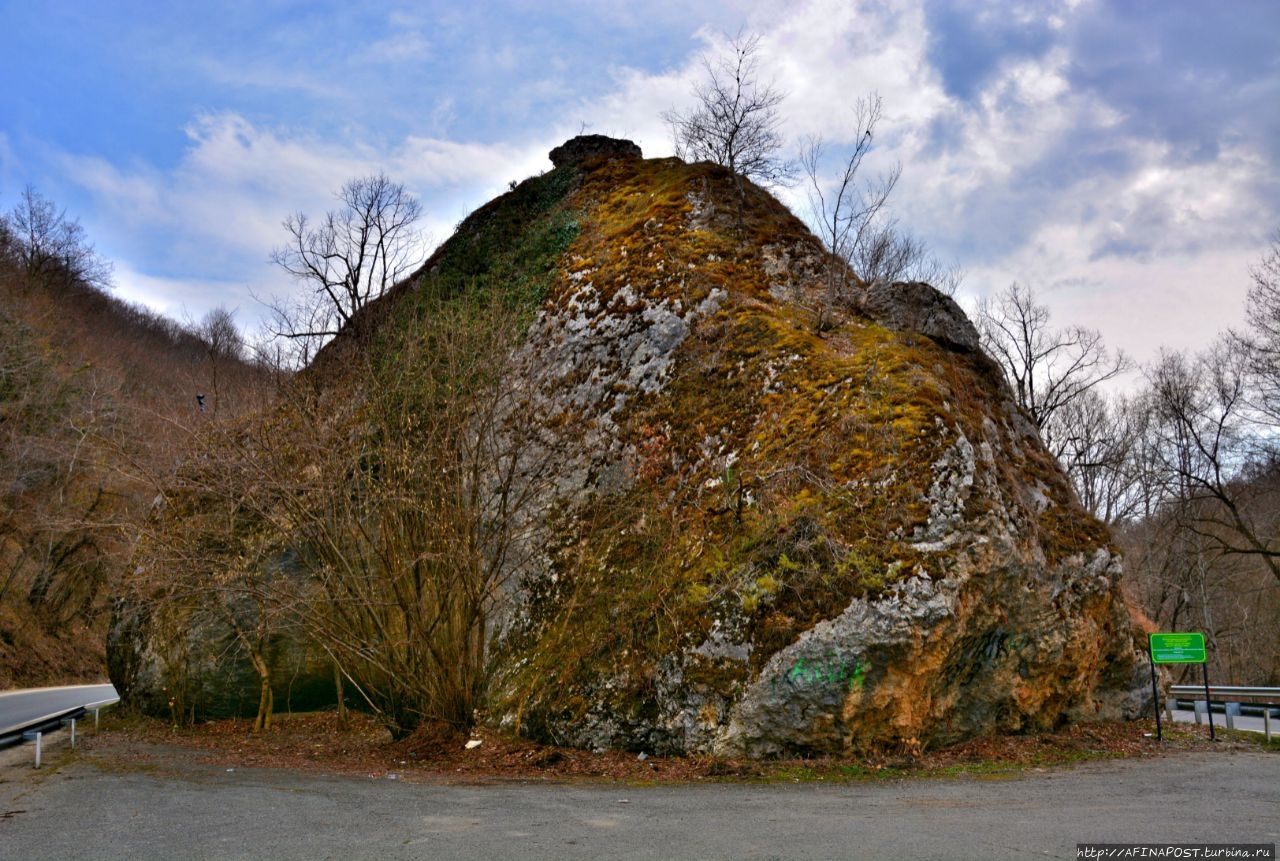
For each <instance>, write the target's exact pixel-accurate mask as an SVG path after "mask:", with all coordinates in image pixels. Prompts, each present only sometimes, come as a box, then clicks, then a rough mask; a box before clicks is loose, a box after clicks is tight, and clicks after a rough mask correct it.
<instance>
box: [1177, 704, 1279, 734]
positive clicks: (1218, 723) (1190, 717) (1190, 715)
mask: <svg viewBox="0 0 1280 861" xmlns="http://www.w3.org/2000/svg"><path fill="white" fill-rule="evenodd" d="M1161 714H1163V712H1162V713H1161ZM1173 719H1174V720H1176V721H1177V722H1178V723H1195V722H1196V715H1195V712H1192V711H1188V710H1186V709H1174V710H1173ZM1232 720H1233V721H1234V722H1235V726H1234V727H1233V729H1239V730H1245V731H1247V732H1263V731H1264V730H1265V729H1266V727H1265V726H1264V724H1263V721H1262V718H1261V717H1254V716H1253V715H1239V716H1237V717H1235V718H1233V719H1232ZM1200 724H1201V725H1203V726H1208V725H1209V719H1208V718H1206V717H1205V716H1204V715H1200ZM1213 725H1214V726H1215V727H1216V728H1217V729H1225V728H1226V726H1227V716H1226V715H1224V714H1220V713H1218V712H1214V715H1213ZM1271 734H1272V736H1273V737H1276V736H1280V718H1272V719H1271Z"/></svg>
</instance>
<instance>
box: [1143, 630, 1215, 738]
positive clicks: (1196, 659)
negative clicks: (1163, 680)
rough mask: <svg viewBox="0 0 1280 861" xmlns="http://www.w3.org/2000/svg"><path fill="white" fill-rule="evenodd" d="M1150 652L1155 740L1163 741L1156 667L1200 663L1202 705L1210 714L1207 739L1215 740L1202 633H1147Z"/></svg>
mask: <svg viewBox="0 0 1280 861" xmlns="http://www.w3.org/2000/svg"><path fill="white" fill-rule="evenodd" d="M1147 645H1148V647H1149V648H1150V651H1151V693H1152V695H1153V697H1154V701H1155V706H1156V741H1163V739H1164V737H1163V735H1162V733H1161V729H1160V692H1159V690H1158V689H1157V687H1156V664H1199V665H1200V667H1201V669H1203V670H1204V703H1205V711H1206V712H1207V713H1208V715H1209V738H1211V739H1214V740H1217V735H1216V734H1215V733H1214V729H1213V700H1211V699H1210V697H1209V656H1208V654H1207V653H1206V651H1205V647H1204V634H1201V633H1199V632H1190V633H1180V634H1149V635H1147Z"/></svg>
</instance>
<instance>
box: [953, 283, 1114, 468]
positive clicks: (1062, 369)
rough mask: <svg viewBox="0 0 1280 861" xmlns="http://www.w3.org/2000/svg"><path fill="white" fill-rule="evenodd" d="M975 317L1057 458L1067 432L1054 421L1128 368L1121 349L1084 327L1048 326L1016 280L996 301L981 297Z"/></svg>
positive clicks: (1021, 402)
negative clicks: (1114, 348) (1112, 349)
mask: <svg viewBox="0 0 1280 861" xmlns="http://www.w3.org/2000/svg"><path fill="white" fill-rule="evenodd" d="M977 316H978V319H977V321H976V323H977V328H978V334H979V336H980V337H981V338H982V346H983V348H984V349H985V350H986V351H987V353H988V354H990V355H991V357H992V358H994V359H995V360H996V361H997V362H998V363H999V364H1000V367H1001V369H1002V370H1003V371H1004V374H1005V377H1006V378H1007V379H1008V381H1009V384H1010V385H1011V386H1012V387H1013V391H1014V396H1015V397H1016V398H1017V401H1018V404H1019V406H1021V407H1022V408H1023V409H1025V410H1026V411H1027V414H1028V415H1030V416H1031V420H1032V421H1033V422H1034V423H1035V425H1036V428H1037V429H1039V431H1040V433H1041V435H1042V437H1043V438H1044V441H1045V444H1046V445H1047V446H1048V447H1049V450H1050V451H1051V452H1053V453H1054V455H1055V456H1059V457H1060V456H1061V454H1062V450H1061V449H1062V446H1061V440H1062V439H1063V438H1064V437H1065V436H1069V432H1068V431H1066V430H1065V429H1064V428H1062V427H1061V426H1060V424H1059V423H1058V422H1056V421H1055V419H1056V418H1057V417H1058V416H1059V414H1060V413H1061V412H1062V411H1063V410H1064V409H1065V408H1066V407H1067V405H1069V404H1071V403H1072V402H1074V401H1077V400H1079V399H1080V398H1081V397H1083V396H1084V395H1085V393H1086V392H1089V391H1091V390H1093V389H1094V388H1096V387H1097V386H1099V385H1101V384H1102V383H1105V382H1106V381H1107V380H1111V379H1114V378H1116V377H1118V376H1119V375H1120V374H1123V373H1125V372H1126V371H1128V370H1130V368H1131V367H1132V363H1131V362H1130V360H1129V358H1128V356H1126V355H1125V354H1124V353H1123V352H1120V351H1117V352H1116V353H1115V354H1114V355H1113V354H1111V353H1110V352H1109V351H1108V350H1107V348H1106V345H1104V344H1103V342H1102V335H1100V334H1099V333H1098V332H1096V331H1094V330H1093V329H1086V328H1084V327H1083V326H1070V327H1068V328H1066V329H1052V328H1050V326H1049V309H1048V307H1047V306H1045V305H1042V304H1040V303H1038V302H1036V299H1035V295H1034V294H1033V293H1032V291H1031V290H1030V289H1028V288H1025V287H1021V286H1019V285H1018V284H1017V283H1014V284H1011V285H1010V286H1009V288H1008V289H1007V290H1005V291H1003V292H1002V293H1000V294H999V295H998V296H997V297H996V298H995V299H994V300H989V299H983V300H982V301H981V302H980V303H979V305H978V315H977Z"/></svg>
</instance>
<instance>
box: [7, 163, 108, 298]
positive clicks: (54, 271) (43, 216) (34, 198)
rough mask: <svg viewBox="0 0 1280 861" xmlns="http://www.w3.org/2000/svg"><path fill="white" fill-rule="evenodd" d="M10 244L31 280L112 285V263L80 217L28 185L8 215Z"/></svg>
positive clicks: (99, 285) (102, 285)
mask: <svg viewBox="0 0 1280 861" xmlns="http://www.w3.org/2000/svg"><path fill="white" fill-rule="evenodd" d="M4 221H5V224H6V227H7V231H6V232H7V233H8V234H9V240H8V243H7V244H9V245H11V247H12V251H16V253H17V257H18V261H19V263H20V265H21V266H22V268H23V270H24V271H25V274H26V276H27V278H28V279H30V280H32V281H38V282H41V283H44V284H49V283H50V282H52V281H54V280H56V279H58V278H65V279H68V280H70V281H72V282H79V283H81V284H85V285H88V286H90V287H96V288H99V289H107V288H109V287H110V286H111V264H110V262H108V261H106V260H104V259H103V258H102V257H101V256H99V254H98V253H97V251H95V250H94V247H93V244H92V243H91V242H89V240H88V239H87V238H86V236H85V232H84V228H83V227H81V226H80V222H79V221H77V220H76V219H69V218H67V213H66V210H60V209H58V208H57V207H56V206H54V204H53V202H52V201H50V200H47V199H45V198H44V197H42V196H41V195H40V193H39V192H38V191H36V190H35V187H34V186H31V185H28V186H27V187H26V188H25V189H23V191H22V197H21V198H20V199H19V200H18V203H17V205H16V206H14V208H13V210H12V211H11V212H10V213H9V214H8V216H6V217H5V218H4Z"/></svg>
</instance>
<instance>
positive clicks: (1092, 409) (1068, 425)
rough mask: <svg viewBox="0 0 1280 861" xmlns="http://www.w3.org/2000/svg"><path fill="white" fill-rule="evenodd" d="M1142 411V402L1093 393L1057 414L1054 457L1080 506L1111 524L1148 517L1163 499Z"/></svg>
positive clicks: (1081, 397) (1146, 415)
mask: <svg viewBox="0 0 1280 861" xmlns="http://www.w3.org/2000/svg"><path fill="white" fill-rule="evenodd" d="M1144 407H1145V404H1144V403H1143V402H1142V401H1141V400H1139V399H1136V398H1130V397H1125V396H1116V397H1108V396H1107V395H1105V394H1104V393H1102V392H1100V391H1098V390H1096V389H1090V390H1088V391H1086V392H1084V393H1083V394H1081V395H1080V397H1078V398H1076V399H1074V400H1072V401H1070V402H1068V403H1066V404H1065V405H1064V406H1063V407H1062V409H1061V411H1060V412H1058V413H1057V414H1056V415H1055V416H1054V424H1055V428H1056V433H1055V438H1054V445H1055V448H1056V451H1054V455H1055V456H1056V457H1057V458H1058V462H1059V463H1060V464H1062V468H1063V469H1064V470H1066V472H1067V477H1068V478H1070V479H1071V483H1072V485H1073V486H1074V487H1075V489H1076V495H1077V496H1078V497H1079V499H1080V503H1081V504H1082V505H1083V506H1084V507H1085V508H1086V509H1088V510H1089V511H1090V512H1092V513H1093V515H1094V516H1095V517H1097V518H1098V519H1099V520H1101V521H1102V522H1103V523H1106V524H1107V525H1109V526H1116V525H1118V524H1121V523H1127V522H1130V521H1132V520H1135V519H1139V518H1142V517H1147V516H1150V515H1151V514H1153V513H1154V511H1155V507H1156V504H1157V501H1158V499H1159V488H1158V487H1157V485H1156V482H1155V481H1154V480H1153V475H1152V470H1151V468H1150V467H1151V463H1150V458H1149V457H1148V453H1149V452H1148V446H1147V445H1146V442H1147V439H1148V437H1147V434H1146V428H1147V426H1148V424H1149V422H1148V416H1149V413H1148V411H1147V410H1146V409H1145V408H1144Z"/></svg>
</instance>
